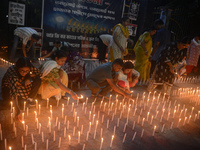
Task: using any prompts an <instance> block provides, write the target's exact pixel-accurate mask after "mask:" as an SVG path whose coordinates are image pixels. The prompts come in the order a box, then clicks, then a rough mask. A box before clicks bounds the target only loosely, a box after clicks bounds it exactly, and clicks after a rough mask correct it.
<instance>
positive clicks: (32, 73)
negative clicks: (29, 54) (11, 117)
mask: <svg viewBox="0 0 200 150" xmlns="http://www.w3.org/2000/svg"><path fill="white" fill-rule="evenodd" d="M40 75H41V73H40V71H39V70H38V69H36V68H35V67H34V66H33V65H32V64H31V63H30V59H29V58H26V57H23V58H19V59H18V60H17V62H16V64H15V65H13V66H11V67H9V68H8V70H7V72H6V73H5V75H4V77H3V79H2V97H3V100H5V101H6V102H9V101H10V100H12V101H13V102H14V104H15V106H16V108H17V109H16V110H17V114H16V115H17V116H18V115H19V114H20V108H19V105H18V103H17V99H18V102H19V104H21V102H22V101H24V100H25V101H27V102H28V104H29V106H30V105H35V104H34V102H35V101H33V98H34V97H35V96H36V94H37V92H38V89H39V87H40V84H41V79H40Z"/></svg>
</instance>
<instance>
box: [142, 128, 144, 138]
mask: <svg viewBox="0 0 200 150" xmlns="http://www.w3.org/2000/svg"><path fill="white" fill-rule="evenodd" d="M143 134H144V129H142V132H141V138H142V137H143Z"/></svg>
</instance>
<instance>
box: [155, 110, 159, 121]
mask: <svg viewBox="0 0 200 150" xmlns="http://www.w3.org/2000/svg"><path fill="white" fill-rule="evenodd" d="M158 113H159V111H157V112H156V116H155V119H156V118H157V115H158Z"/></svg>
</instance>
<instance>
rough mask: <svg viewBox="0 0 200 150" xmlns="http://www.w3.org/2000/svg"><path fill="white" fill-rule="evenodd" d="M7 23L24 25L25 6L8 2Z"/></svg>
mask: <svg viewBox="0 0 200 150" xmlns="http://www.w3.org/2000/svg"><path fill="white" fill-rule="evenodd" d="M8 11H9V12H8V23H9V24H16V25H24V21H25V4H20V3H15V2H9V9H8Z"/></svg>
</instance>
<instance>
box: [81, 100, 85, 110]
mask: <svg viewBox="0 0 200 150" xmlns="http://www.w3.org/2000/svg"><path fill="white" fill-rule="evenodd" d="M84 106H85V102H84V103H83V106H82V111H83V110H84Z"/></svg>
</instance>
